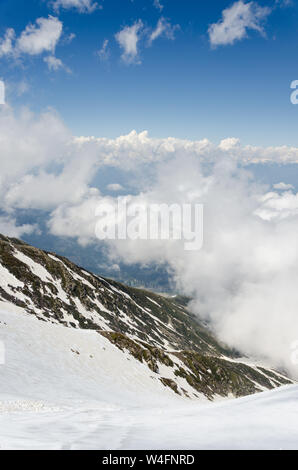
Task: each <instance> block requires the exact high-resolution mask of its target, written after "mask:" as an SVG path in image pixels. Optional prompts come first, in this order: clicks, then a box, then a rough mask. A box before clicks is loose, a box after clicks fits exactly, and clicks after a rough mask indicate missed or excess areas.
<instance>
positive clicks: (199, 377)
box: [0, 235, 293, 400]
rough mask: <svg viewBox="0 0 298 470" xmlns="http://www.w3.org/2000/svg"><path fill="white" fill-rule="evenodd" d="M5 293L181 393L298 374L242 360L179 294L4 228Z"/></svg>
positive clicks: (249, 385)
mask: <svg viewBox="0 0 298 470" xmlns="http://www.w3.org/2000/svg"><path fill="white" fill-rule="evenodd" d="M0 281H1V282H0V300H1V301H2V302H3V303H4V304H5V303H8V304H10V305H15V306H17V307H19V308H21V309H22V310H23V311H24V312H26V313H27V314H31V315H34V316H35V317H37V318H38V319H39V320H41V321H44V322H49V323H56V324H60V325H62V326H64V327H67V328H75V329H83V330H95V331H96V332H97V333H98V334H100V335H101V336H104V337H105V338H107V339H108V340H109V341H110V342H111V343H112V344H113V345H114V346H115V347H117V348H118V349H120V350H121V351H123V352H126V353H127V352H128V353H129V354H130V355H131V356H132V357H134V358H135V359H137V360H138V361H140V362H142V363H143V364H145V365H146V366H147V367H148V368H149V370H150V371H151V372H152V377H153V378H154V379H155V380H159V381H160V382H161V383H162V384H163V385H164V386H165V387H169V388H171V389H172V391H173V392H174V393H176V394H179V395H181V396H184V397H189V398H199V397H200V396H202V395H203V396H204V397H207V398H208V399H209V400H212V399H214V398H216V397H217V396H220V397H228V396H235V397H239V396H244V395H248V394H252V393H256V392H259V391H262V390H269V389H272V388H275V387H278V386H280V385H285V384H290V383H293V381H292V380H291V379H289V378H287V377H285V376H284V375H283V374H280V373H279V372H276V371H273V370H271V369H267V368H263V367H260V366H257V365H253V364H251V365H248V364H246V363H244V362H241V361H240V360H238V359H237V358H235V355H234V354H233V351H231V350H230V349H229V348H228V347H226V346H225V345H223V344H221V343H220V342H219V341H218V340H217V339H216V338H214V337H213V335H212V334H211V333H210V332H209V331H208V329H207V328H206V327H205V326H204V325H202V324H201V323H200V322H199V320H198V319H196V318H195V317H193V316H192V315H191V314H190V313H189V312H188V311H187V308H186V307H185V306H184V305H183V302H179V299H171V298H166V297H162V296H161V295H158V294H155V293H152V292H149V291H146V290H142V289H136V288H131V287H127V286H125V285H123V284H120V283H118V282H116V281H113V280H110V279H106V278H102V277H100V276H97V275H95V274H92V273H91V272H88V271H87V270H85V269H84V268H80V267H78V266H76V265H75V264H74V263H72V262H71V261H69V260H68V259H67V258H65V257H63V256H59V255H57V254H55V253H51V252H47V251H43V250H40V249H38V248H35V247H32V246H31V245H28V244H27V243H25V242H23V241H21V240H18V239H15V238H8V237H5V236H3V235H0Z"/></svg>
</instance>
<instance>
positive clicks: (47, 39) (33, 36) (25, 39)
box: [0, 16, 63, 60]
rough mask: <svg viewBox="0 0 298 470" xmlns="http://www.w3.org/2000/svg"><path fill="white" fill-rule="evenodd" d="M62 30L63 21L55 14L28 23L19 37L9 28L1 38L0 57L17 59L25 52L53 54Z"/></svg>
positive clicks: (35, 54) (33, 54)
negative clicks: (54, 15) (33, 22)
mask: <svg viewBox="0 0 298 470" xmlns="http://www.w3.org/2000/svg"><path fill="white" fill-rule="evenodd" d="M62 31H63V24H62V22H61V21H60V20H59V19H58V18H55V17H53V16H49V17H48V18H37V20H36V22H35V24H28V25H27V26H26V28H25V29H24V31H22V33H21V34H20V36H19V37H16V33H15V31H14V29H12V28H9V29H7V30H6V32H5V35H4V38H2V39H0V57H4V56H6V57H8V58H14V59H16V58H18V57H20V56H21V55H25V54H28V55H31V56H38V55H41V54H43V53H45V52H48V53H51V54H52V55H53V54H54V52H55V49H56V46H57V44H58V42H59V40H60V38H61V35H62ZM57 60H59V59H57Z"/></svg>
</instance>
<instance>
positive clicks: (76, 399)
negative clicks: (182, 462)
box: [0, 302, 298, 450]
mask: <svg viewBox="0 0 298 470" xmlns="http://www.w3.org/2000/svg"><path fill="white" fill-rule="evenodd" d="M0 341H2V342H3V344H4V345H5V353H6V357H5V363H4V364H3V365H0V377H1V379H0V448H1V449H105V450H109V449H111V450H113V449H144V448H145V449H298V386H296V385H290V386H286V387H282V388H279V389H277V390H274V391H271V392H264V393H259V394H257V395H254V396H249V397H245V398H240V399H231V400H221V401H217V402H215V403H210V402H208V401H207V400H206V398H204V397H202V399H201V400H197V401H195V400H189V399H187V398H182V397H179V396H178V395H176V394H175V393H174V392H173V391H172V390H171V389H170V388H167V387H164V386H163V385H162V384H161V383H160V381H159V380H158V377H156V376H154V374H153V372H152V371H150V369H148V367H147V366H145V365H143V364H141V363H140V362H139V361H137V360H135V359H134V358H133V357H132V356H130V355H129V354H125V353H123V352H121V351H120V350H119V349H118V348H116V347H115V346H113V345H112V344H111V343H110V342H109V341H108V340H107V339H105V338H104V337H102V336H101V335H100V334H98V333H96V332H95V331H84V330H76V329H70V328H65V327H63V326H60V325H54V324H50V323H47V322H42V321H39V320H37V319H36V318H35V317H33V316H30V315H27V314H25V313H24V312H23V310H22V309H19V308H18V307H14V306H12V305H9V304H6V303H5V302H0ZM155 375H156V374H155Z"/></svg>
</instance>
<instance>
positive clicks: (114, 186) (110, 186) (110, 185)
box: [107, 183, 123, 191]
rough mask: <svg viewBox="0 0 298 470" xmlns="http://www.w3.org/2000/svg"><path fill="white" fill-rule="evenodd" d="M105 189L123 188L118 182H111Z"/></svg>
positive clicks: (115, 189)
mask: <svg viewBox="0 0 298 470" xmlns="http://www.w3.org/2000/svg"><path fill="white" fill-rule="evenodd" d="M107 189H108V190H109V191H121V190H122V189H123V186H121V184H119V183H111V184H108V185H107Z"/></svg>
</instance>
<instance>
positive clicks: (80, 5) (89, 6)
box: [53, 0, 102, 13]
mask: <svg viewBox="0 0 298 470" xmlns="http://www.w3.org/2000/svg"><path fill="white" fill-rule="evenodd" d="M53 7H54V8H55V9H56V10H59V9H60V8H64V9H65V10H67V9H71V8H75V9H77V10H78V11H79V12H80V13H93V12H94V11H95V10H97V9H100V8H102V7H101V6H100V5H99V4H98V3H97V2H93V0H55V1H54V2H53Z"/></svg>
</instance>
